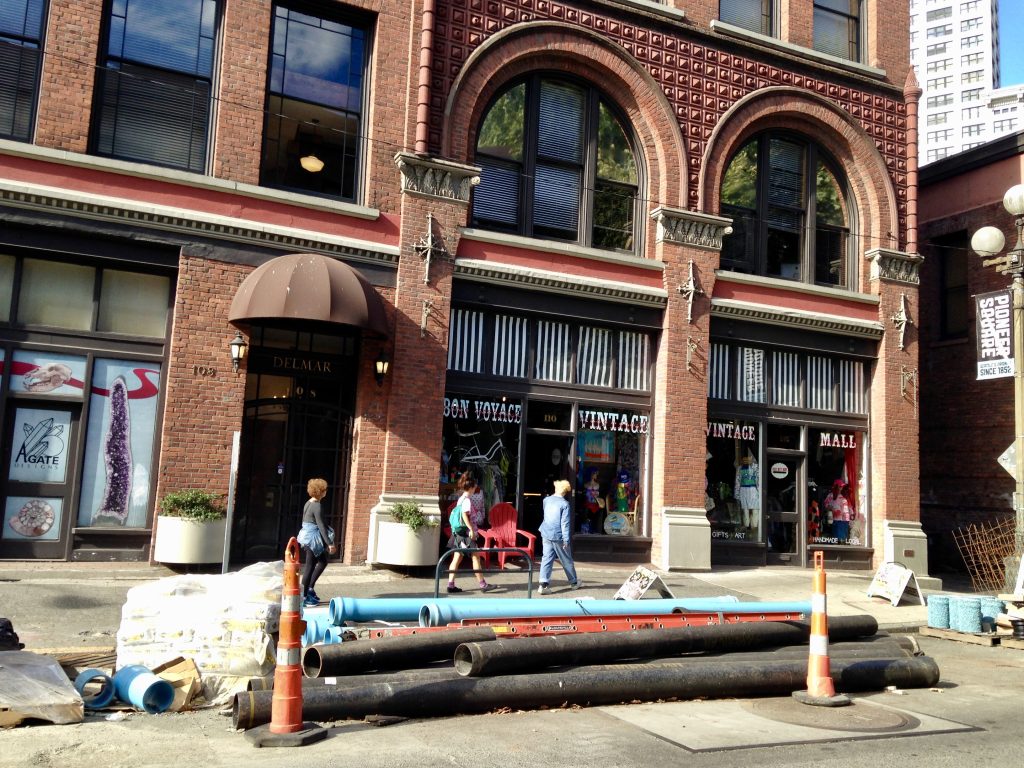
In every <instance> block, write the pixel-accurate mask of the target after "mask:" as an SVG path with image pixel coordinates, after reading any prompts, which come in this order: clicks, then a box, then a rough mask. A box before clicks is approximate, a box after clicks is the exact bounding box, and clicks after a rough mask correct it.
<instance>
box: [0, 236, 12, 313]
mask: <svg viewBox="0 0 1024 768" xmlns="http://www.w3.org/2000/svg"><path fill="white" fill-rule="evenodd" d="M13 296H14V257H13V256H8V255H6V254H3V253H0V323H6V322H9V321H10V319H11V298H12V297H13Z"/></svg>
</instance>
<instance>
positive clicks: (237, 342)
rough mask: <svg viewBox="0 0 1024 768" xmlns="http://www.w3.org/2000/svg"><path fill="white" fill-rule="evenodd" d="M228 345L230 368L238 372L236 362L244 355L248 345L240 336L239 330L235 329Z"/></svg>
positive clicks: (240, 360)
mask: <svg viewBox="0 0 1024 768" xmlns="http://www.w3.org/2000/svg"><path fill="white" fill-rule="evenodd" d="M228 347H229V349H230V350H231V370H233V371H234V372H235V373H238V364H239V363H240V362H242V358H243V357H245V350H247V349H248V348H249V345H248V344H246V343H245V339H243V338H242V332H241V331H235V338H233V339H232V340H231V343H230V344H229V345H228Z"/></svg>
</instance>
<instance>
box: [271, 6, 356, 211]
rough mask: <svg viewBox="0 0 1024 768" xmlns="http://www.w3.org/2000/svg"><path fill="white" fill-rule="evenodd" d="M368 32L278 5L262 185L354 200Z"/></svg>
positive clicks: (272, 53)
mask: <svg viewBox="0 0 1024 768" xmlns="http://www.w3.org/2000/svg"><path fill="white" fill-rule="evenodd" d="M365 37H366V30H364V29H360V28H358V27H354V26H350V25H348V24H344V23H342V22H339V21H333V20H329V19H322V18H318V17H316V16H310V15H308V14H304V13H299V12H297V11H295V10H293V9H290V8H287V7H280V6H279V7H277V8H276V9H275V14H274V26H273V30H272V32H271V47H272V52H271V56H270V75H269V78H268V80H269V86H268V88H269V94H268V96H267V110H268V114H267V119H266V125H265V126H264V138H263V160H262V165H261V169H260V177H261V183H262V184H264V185H266V186H272V187H279V188H284V189H294V190H300V191H304V192H311V193H315V194H322V195H328V196H331V197H338V198H341V199H344V200H354V199H355V197H356V194H357V189H358V177H359V166H360V162H361V157H362V155H363V146H362V139H361V134H362V113H363V70H364V67H365V66H366V62H365V56H366V40H365Z"/></svg>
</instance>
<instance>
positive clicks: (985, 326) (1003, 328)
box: [974, 290, 1014, 381]
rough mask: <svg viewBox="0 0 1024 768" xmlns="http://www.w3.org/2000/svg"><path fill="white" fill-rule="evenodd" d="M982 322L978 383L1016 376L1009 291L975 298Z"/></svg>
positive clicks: (979, 321)
mask: <svg viewBox="0 0 1024 768" xmlns="http://www.w3.org/2000/svg"><path fill="white" fill-rule="evenodd" d="M974 301H975V315H976V317H977V323H978V328H977V331H978V381H982V380H983V379H1001V378H1004V377H1006V376H1013V373H1014V359H1013V299H1012V298H1011V295H1010V291H1009V290H1002V291H993V292H992V293H979V294H978V295H977V296H975V297H974Z"/></svg>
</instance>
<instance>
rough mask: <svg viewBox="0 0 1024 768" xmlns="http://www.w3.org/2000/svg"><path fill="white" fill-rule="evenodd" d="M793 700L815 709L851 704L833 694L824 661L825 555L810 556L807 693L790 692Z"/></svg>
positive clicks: (825, 653) (831, 683)
mask: <svg viewBox="0 0 1024 768" xmlns="http://www.w3.org/2000/svg"><path fill="white" fill-rule="evenodd" d="M793 698H795V699H796V700H797V701H800V702H803V703H804V704H813V705H815V706H819V707H842V706H845V705H847V704H850V703H852V702H851V701H850V697H849V696H845V695H843V694H837V693H836V688H835V685H834V684H833V682H832V670H831V667H830V665H829V660H828V597H827V595H826V590H825V553H824V552H815V553H814V594H813V595H811V638H810V655H809V656H808V659H807V690H806V691H794V692H793Z"/></svg>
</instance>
